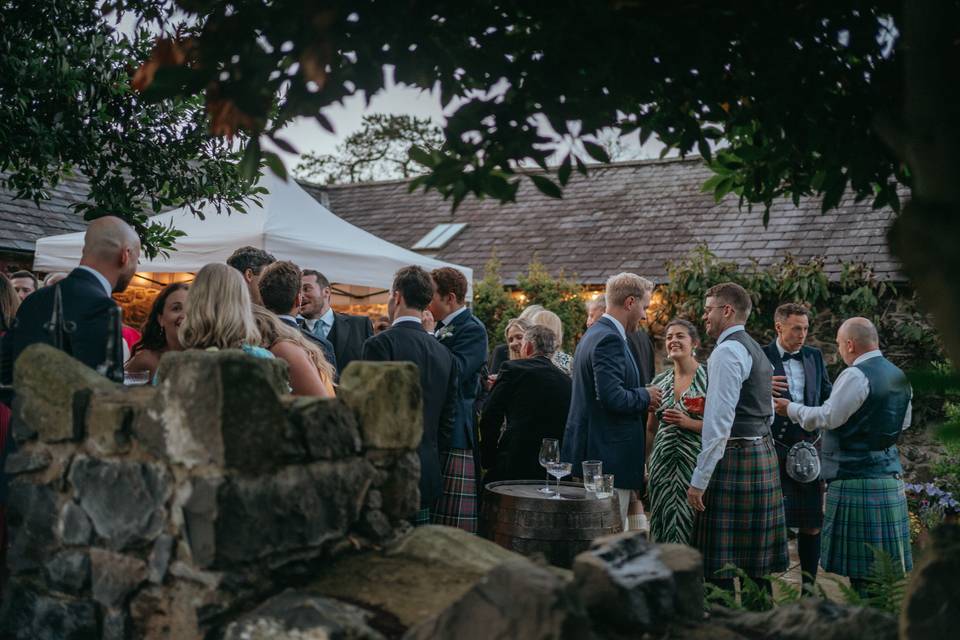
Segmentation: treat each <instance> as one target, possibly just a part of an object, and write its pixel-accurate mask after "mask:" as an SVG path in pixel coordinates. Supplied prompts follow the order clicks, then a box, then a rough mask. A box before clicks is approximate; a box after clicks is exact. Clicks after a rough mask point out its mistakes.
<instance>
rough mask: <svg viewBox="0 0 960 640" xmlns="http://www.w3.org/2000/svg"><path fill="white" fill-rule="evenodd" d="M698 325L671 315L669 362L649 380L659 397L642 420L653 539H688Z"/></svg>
mask: <svg viewBox="0 0 960 640" xmlns="http://www.w3.org/2000/svg"><path fill="white" fill-rule="evenodd" d="M698 346H700V337H699V335H698V333H697V329H696V327H695V326H693V324H691V323H690V322H688V321H687V320H683V319H680V318H676V319H674V320H671V321H670V324H668V325H667V334H666V348H667V357H669V358H670V359H671V360H673V367H672V368H671V369H667V370H666V371H664V372H663V373H661V374H660V375H658V376H657V377H656V378H655V379H654V380H653V384H655V385H657V386H658V387H660V389H661V390H662V391H663V399H662V400H661V402H660V407H659V408H658V409H657V410H656V412H651V413H650V418H649V420H648V421H647V451H650V452H651V453H650V460H649V463H648V466H647V477H648V481H647V491H648V496H649V498H650V537H651V538H652V539H653V540H655V541H656V542H674V543H680V544H689V543H690V534H691V532H692V531H693V518H694V513H693V509H691V508H690V505H689V504H687V488H688V487H689V486H690V477H691V476H692V475H693V470H694V468H696V466H697V455H699V453H700V431H701V429H703V403H704V398H705V396H706V395H707V368H706V367H705V366H704V365H702V364H700V363H699V362H697V359H696V357H695V354H696V348H697V347H698Z"/></svg>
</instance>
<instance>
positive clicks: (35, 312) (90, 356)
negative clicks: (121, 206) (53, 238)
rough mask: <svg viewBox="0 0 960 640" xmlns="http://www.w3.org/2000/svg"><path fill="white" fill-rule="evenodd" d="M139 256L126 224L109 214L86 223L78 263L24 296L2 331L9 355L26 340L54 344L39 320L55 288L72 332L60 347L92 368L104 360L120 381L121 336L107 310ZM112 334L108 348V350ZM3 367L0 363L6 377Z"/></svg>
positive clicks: (48, 307)
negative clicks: (50, 283)
mask: <svg viewBox="0 0 960 640" xmlns="http://www.w3.org/2000/svg"><path fill="white" fill-rule="evenodd" d="M139 260H140V238H139V237H137V233H136V232H135V231H134V230H133V228H131V227H130V225H128V224H127V223H126V222H124V221H123V220H121V219H120V218H116V217H113V216H107V217H103V218H97V219H96V220H94V221H93V222H91V223H90V225H89V226H88V227H87V232H86V234H85V235H84V238H83V253H82V256H81V258H80V266H78V267H77V268H76V269H74V270H73V271H71V272H70V275H68V276H67V277H66V278H64V279H63V280H61V281H60V282H58V283H57V284H56V285H55V286H52V287H43V288H42V289H40V290H39V291H37V292H36V293H34V294H32V295H30V296H28V297H27V298H26V299H25V300H24V301H23V304H21V305H20V309H19V310H18V311H17V320H16V326H15V327H14V328H13V329H11V330H10V332H9V333H8V334H7V335H8V336H9V339H10V344H11V347H12V354H13V358H14V359H16V357H17V356H19V355H20V353H21V352H22V351H23V350H24V349H26V348H27V347H28V346H30V345H31V344H34V343H37V342H43V343H46V344H53V337H52V336H51V335H50V332H48V331H47V330H46V329H45V328H44V324H45V323H47V322H49V321H50V317H51V315H52V314H53V300H54V294H55V292H56V290H57V289H58V288H59V290H60V293H61V297H62V300H63V316H64V319H65V320H66V321H67V322H68V323H69V322H72V323H74V325H75V326H74V328H73V331H72V332H69V333H66V334H65V335H64V341H63V348H64V351H66V352H67V353H69V354H71V355H72V356H73V357H74V358H76V359H77V360H79V361H80V362H82V363H84V364H85V365H87V366H89V367H91V368H93V369H97V368H98V367H100V366H101V365H103V364H104V363H107V365H108V367H107V368H106V369H105V370H104V372H105V373H106V375H107V376H108V377H110V378H111V379H113V380H116V381H122V380H123V340H122V338H121V337H120V335H119V331H118V329H119V327H118V325H117V326H115V325H114V324H113V323H111V309H116V308H117V304H116V303H115V302H114V301H113V297H112V294H113V293H114V292H117V293H119V292H122V291H124V290H125V289H126V288H127V285H128V284H130V280H131V279H132V278H133V276H134V274H135V273H136V271H137V264H138V263H139ZM111 335H113V340H112V343H111V345H110V346H111V347H112V350H111V353H107V347H108V342H110V341H109V340H108V338H109V337H110V336H111ZM5 338H6V336H5ZM14 366H15V363H14ZM8 370H9V367H4V371H5V373H4V375H5V377H6V376H7V374H6V371H8Z"/></svg>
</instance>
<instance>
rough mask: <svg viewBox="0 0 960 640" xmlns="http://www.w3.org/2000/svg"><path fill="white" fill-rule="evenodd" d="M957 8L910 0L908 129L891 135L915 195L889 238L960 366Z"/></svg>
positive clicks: (959, 48)
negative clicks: (903, 162) (910, 176)
mask: <svg viewBox="0 0 960 640" xmlns="http://www.w3.org/2000/svg"><path fill="white" fill-rule="evenodd" d="M958 14H960V11H958V10H957V8H956V4H955V3H953V2H945V1H944V0H904V18H905V22H904V34H903V35H904V42H905V44H906V46H905V48H904V54H905V65H904V70H905V73H906V82H905V102H904V125H905V131H903V132H902V133H901V134H899V135H897V136H896V137H897V138H899V140H900V141H901V142H899V143H898V142H897V141H892V142H893V146H894V147H895V148H896V151H897V152H898V154H899V155H900V157H901V158H903V160H904V161H905V162H906V164H907V166H908V167H909V169H910V172H911V175H912V177H913V194H912V199H911V201H910V202H909V203H908V204H907V205H906V207H905V208H904V210H903V213H902V214H901V215H900V216H899V217H898V218H897V220H896V221H895V222H894V224H893V226H892V228H891V229H890V233H889V237H888V239H889V243H890V248H891V251H892V252H893V254H894V255H895V256H896V257H897V258H898V259H899V260H900V262H901V264H902V265H903V270H904V272H905V274H906V275H907V276H908V277H909V278H910V280H911V282H912V283H913V285H914V286H915V287H916V289H917V291H918V292H919V293H920V298H921V300H922V301H923V303H924V304H925V306H926V307H927V309H928V310H929V311H930V312H932V313H933V315H934V323H935V325H936V326H937V328H938V330H939V332H940V336H941V338H942V339H943V342H944V346H945V347H946V349H947V352H948V353H949V355H950V357H951V358H952V360H953V362H954V364H955V365H960V77H958V72H960V30H958V25H960V15H958ZM887 137H888V139H889V138H890V137H889V136H887Z"/></svg>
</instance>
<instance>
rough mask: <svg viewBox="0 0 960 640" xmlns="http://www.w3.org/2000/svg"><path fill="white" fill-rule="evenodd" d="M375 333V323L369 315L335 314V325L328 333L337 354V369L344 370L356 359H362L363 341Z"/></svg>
mask: <svg viewBox="0 0 960 640" xmlns="http://www.w3.org/2000/svg"><path fill="white" fill-rule="evenodd" d="M372 335H373V323H371V322H370V318H368V317H367V316H351V315H348V314H346V313H336V312H334V314H333V326H332V327H331V328H330V333H328V334H327V340H329V341H330V344H332V345H333V351H334V353H336V355H337V360H336V365H337V371H341V372H342V371H343V370H344V369H346V368H347V365H348V364H350V363H351V362H353V361H354V360H360V359H361V358H360V355H361V353H362V352H363V343H364V342H366V341H367V339H368V338H370V337H371V336H372Z"/></svg>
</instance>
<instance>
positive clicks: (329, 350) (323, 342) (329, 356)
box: [280, 317, 340, 376]
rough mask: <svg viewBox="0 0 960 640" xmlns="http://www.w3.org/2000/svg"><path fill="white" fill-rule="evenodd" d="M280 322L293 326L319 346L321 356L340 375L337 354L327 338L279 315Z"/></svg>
mask: <svg viewBox="0 0 960 640" xmlns="http://www.w3.org/2000/svg"><path fill="white" fill-rule="evenodd" d="M280 322H282V323H283V324H285V325H287V326H290V327H293V328H295V329H296V330H297V331H299V332H300V334H301V335H302V336H303V337H304V338H306V339H307V340H309V341H310V342H312V343H313V344H315V345H317V346H318V347H320V351H323V357H324V358H326V360H327V362H329V363H330V364H332V365H333V368H334V371H335V372H336V374H337V376H339V375H340V370H339V369H338V368H337V355H336V352H335V351H334V350H333V345H332V344H330V341H329V340H327V339H326V338H323V337H320V336H315V335H313V334H312V333H310V332H309V331H307V329H306V327H304V326H303V325H302V324H300V323H299V322H297V321H296V320H291V319H290V318H284V317H280Z"/></svg>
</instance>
